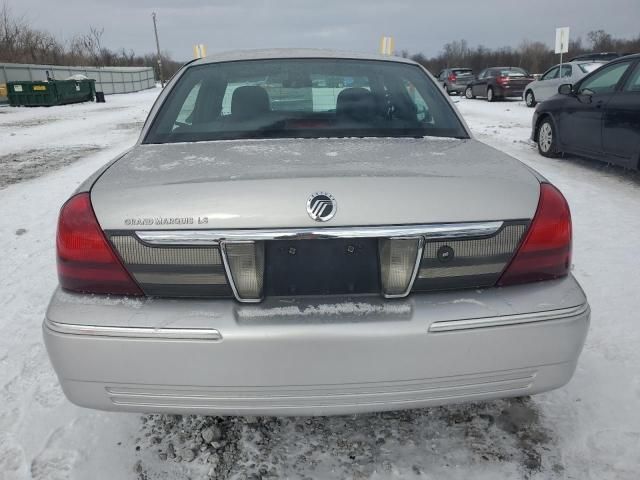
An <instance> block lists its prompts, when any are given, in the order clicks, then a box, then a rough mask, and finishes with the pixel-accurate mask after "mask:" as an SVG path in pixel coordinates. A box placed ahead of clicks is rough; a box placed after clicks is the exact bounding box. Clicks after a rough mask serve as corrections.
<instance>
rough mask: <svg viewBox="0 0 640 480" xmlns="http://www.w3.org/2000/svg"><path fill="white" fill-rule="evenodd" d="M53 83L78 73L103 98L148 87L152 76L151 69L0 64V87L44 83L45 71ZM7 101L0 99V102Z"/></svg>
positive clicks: (152, 78)
mask: <svg viewBox="0 0 640 480" xmlns="http://www.w3.org/2000/svg"><path fill="white" fill-rule="evenodd" d="M47 71H48V72H49V75H50V76H51V77H53V78H55V79H56V80H65V79H66V78H68V77H70V76H72V75H76V74H81V75H85V76H86V77H88V78H93V79H95V81H96V91H98V92H104V93H105V95H111V94H113V93H130V92H137V91H139V90H144V89H147V88H151V87H153V86H154V85H155V75H154V71H153V68H151V67H61V66H57V65H55V66H54V65H30V64H20V63H0V85H4V84H6V83H7V82H16V81H44V80H46V79H47V74H46V72H47ZM2 101H7V98H6V97H0V102H2Z"/></svg>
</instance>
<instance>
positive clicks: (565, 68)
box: [560, 65, 573, 78]
mask: <svg viewBox="0 0 640 480" xmlns="http://www.w3.org/2000/svg"><path fill="white" fill-rule="evenodd" d="M572 71H573V69H572V68H571V65H562V68H561V72H562V73H561V74H560V77H561V78H566V77H570V76H571V72H572Z"/></svg>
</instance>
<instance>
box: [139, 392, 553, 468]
mask: <svg viewBox="0 0 640 480" xmlns="http://www.w3.org/2000/svg"><path fill="white" fill-rule="evenodd" d="M142 422H143V426H142V435H141V439H140V440H139V442H138V446H139V447H140V448H141V449H142V450H143V451H146V452H147V453H148V454H151V453H153V454H154V456H155V458H154V459H153V460H154V461H157V460H156V459H159V460H160V461H161V463H166V464H189V469H188V471H189V472H190V474H191V475H193V478H211V479H213V478H215V479H218V478H225V479H226V478H229V479H238V480H240V479H241V480H253V479H267V478H273V479H276V478H301V479H311V478H314V479H315V478H336V472H340V474H339V476H340V478H354V479H360V478H361V479H364V478H372V477H376V476H378V475H381V476H382V477H383V478H386V477H392V478H396V477H397V478H406V477H409V478H416V477H421V476H427V478H447V477H449V476H451V474H452V473H454V472H455V469H456V468H457V467H456V466H457V465H458V464H460V462H462V461H464V460H465V459H467V460H468V457H469V454H471V457H472V459H473V460H472V461H473V463H474V464H477V465H478V467H479V468H483V467H491V466H495V465H496V464H500V463H502V464H504V466H505V468H506V469H507V470H508V469H511V470H512V471H514V472H517V474H518V476H519V477H520V478H529V477H531V476H532V475H535V474H540V473H541V474H542V476H543V477H544V478H560V477H561V474H562V472H563V470H564V467H563V465H562V463H561V461H560V456H559V454H558V452H557V447H556V446H555V441H554V436H553V433H552V432H551V431H550V430H549V429H548V428H547V427H545V426H544V425H543V422H542V421H541V419H540V417H539V414H538V412H537V409H536V408H535V405H534V404H533V402H532V401H531V400H530V399H529V398H528V397H524V398H517V399H507V400H499V401H495V402H486V403H471V404H461V405H455V406H447V407H438V408H430V409H418V410H405V411H393V412H384V413H377V414H366V415H352V416H333V417H279V418H278V417H204V416H179V415H149V416H145V417H143V418H142ZM149 458H151V457H149ZM152 463H153V462H149V465H146V466H145V462H144V460H142V463H141V465H140V470H141V471H142V472H144V473H143V475H144V476H143V477H140V478H156V477H154V476H153V475H152V474H151V472H150V470H149V469H153V468H154V466H153V465H152ZM155 468H157V467H155ZM199 475H201V476H199ZM157 478H164V477H157Z"/></svg>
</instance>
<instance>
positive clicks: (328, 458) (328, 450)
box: [0, 89, 640, 480]
mask: <svg viewBox="0 0 640 480" xmlns="http://www.w3.org/2000/svg"><path fill="white" fill-rule="evenodd" d="M157 93H158V90H157V89H155V90H150V91H144V92H139V93H133V94H129V95H115V96H111V97H109V98H108V102H107V103H106V104H103V105H101V104H94V103H90V104H85V105H71V106H61V107H53V108H50V109H47V110H46V111H43V110H30V109H14V108H9V107H0V145H2V147H0V169H1V170H0V202H1V204H2V212H3V214H2V216H1V217H0V245H1V246H2V249H3V252H4V255H2V256H0V271H2V272H3V275H2V277H0V305H2V309H3V314H2V315H1V316H0V405H1V406H2V407H1V408H0V479H2V480H5V479H6V480H13V479H28V478H35V479H64V478H70V477H72V478H98V476H96V472H100V476H99V478H130V477H131V475H132V474H134V475H136V476H137V477H138V478H141V479H142V478H144V479H170V478H206V477H207V474H210V475H211V476H213V474H216V475H219V476H222V478H225V477H226V476H228V477H230V478H238V479H239V478H269V477H271V478H327V477H335V478H376V479H378V478H380V479H382V478H425V479H426V478H453V479H468V478H474V479H496V478H522V477H527V478H539V479H554V478H558V479H587V478H589V479H602V478H616V479H632V478H637V472H638V469H639V468H640V456H639V455H638V452H640V413H638V408H637V407H638V405H639V403H640V374H639V371H638V365H640V350H639V349H638V345H640V328H639V326H638V312H639V311H640V300H639V298H638V295H637V279H638V271H639V270H640V257H639V256H638V255H637V253H636V252H637V249H638V240H639V239H640V215H638V212H640V175H639V174H638V172H635V171H629V170H624V169H622V168H619V167H614V166H609V165H606V164H604V163H599V162H595V161H590V160H584V159H580V158H577V157H565V158H559V159H548V158H544V157H542V156H540V155H539V154H538V152H537V149H536V147H535V145H534V144H533V143H531V142H530V141H529V136H530V133H531V116H532V113H533V110H532V109H529V108H527V107H526V106H525V105H524V103H523V102H522V101H515V100H512V101H501V102H495V103H488V102H486V101H483V100H468V99H466V98H463V97H458V96H454V97H452V98H453V100H454V102H455V103H456V105H457V107H458V109H459V110H460V111H461V113H462V114H463V116H464V118H465V120H466V121H467V123H468V124H469V126H470V127H471V129H472V131H473V132H474V134H475V135H476V136H477V138H478V139H479V140H481V141H483V142H486V143H487V144H489V145H490V146H492V147H494V148H496V149H499V150H502V151H504V152H506V153H508V154H510V155H512V156H514V157H516V158H518V159H519V160H521V161H522V162H524V163H526V164H528V165H530V166H531V167H533V168H535V169H536V170H538V171H539V172H541V173H542V174H543V175H545V176H546V177H547V178H548V179H549V180H550V181H551V182H553V183H554V184H555V185H557V186H558V187H559V188H560V189H561V190H562V191H563V192H564V193H565V195H566V196H567V199H568V201H569V204H570V206H571V210H572V215H573V222H574V224H573V225H574V256H573V262H574V265H575V266H574V270H573V273H574V275H575V276H576V277H577V278H578V280H579V282H580V283H581V285H582V286H583V287H584V289H585V290H586V292H587V294H588V297H589V302H590V304H591V308H592V324H591V328H590V332H589V336H588V338H587V343H586V346H585V350H584V352H583V354H582V356H581V357H580V361H579V364H578V369H577V372H576V374H575V376H574V378H573V379H572V381H571V382H570V383H569V384H568V385H567V386H566V387H563V388H561V389H559V390H555V391H553V392H550V393H547V394H542V395H538V396H535V397H532V398H519V399H514V400H500V401H495V402H488V403H480V404H462V405H458V406H450V407H440V408H433V409H423V410H410V411H402V412H391V413H382V414H370V415H359V416H346V417H330V418H322V417H314V418H250V417H248V418H224V419H223V418H212V417H195V416H194V417H177V416H162V415H151V416H140V415H135V414H110V413H104V412H97V411H90V410H85V409H81V408H78V407H75V406H73V405H71V404H70V403H69V402H68V401H67V400H66V399H65V397H64V395H63V393H62V391H61V390H60V387H59V386H58V381H57V378H56V377H55V374H54V372H53V370H52V368H51V366H50V363H49V361H48V358H47V354H46V351H45V349H44V345H43V343H42V340H41V338H42V337H41V333H40V328H41V322H42V319H43V315H44V311H45V309H46V305H47V301H48V299H49V297H50V293H51V291H52V290H53V289H54V288H55V285H56V283H57V279H56V273H55V272H56V270H55V253H54V246H55V228H56V216H57V212H58V209H59V207H60V205H61V204H62V202H63V201H64V200H65V199H66V198H67V197H68V196H69V195H70V194H71V192H72V191H73V190H74V189H75V188H76V186H77V185H78V184H79V183H80V182H81V181H82V180H84V178H86V177H87V176H88V175H89V174H90V173H92V172H93V171H94V170H96V169H97V168H99V167H100V166H101V165H102V164H104V163H105V162H107V161H108V160H109V159H111V158H113V157H114V156H115V155H117V153H119V152H121V151H123V150H125V149H126V148H128V147H129V146H130V145H132V144H133V143H134V141H135V139H136V136H137V133H138V130H139V128H140V126H141V125H142V122H143V120H144V118H145V116H146V114H147V112H148V111H149V109H150V107H151V105H152V103H153V101H154V100H155V98H156V95H157ZM42 145H46V146H47V147H46V148H43V147H42ZM496 195H499V192H496ZM399 353H400V352H399ZM292 361H295V359H292ZM193 368H206V366H204V365H194V367H193ZM205 432H206V433H205ZM203 434H204V435H206V436H209V435H212V436H213V437H214V438H217V439H218V440H219V441H218V443H219V448H218V449H217V450H216V452H215V453H211V452H210V451H209V450H208V449H206V448H201V446H202V436H203Z"/></svg>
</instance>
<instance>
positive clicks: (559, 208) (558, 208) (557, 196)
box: [498, 183, 571, 286]
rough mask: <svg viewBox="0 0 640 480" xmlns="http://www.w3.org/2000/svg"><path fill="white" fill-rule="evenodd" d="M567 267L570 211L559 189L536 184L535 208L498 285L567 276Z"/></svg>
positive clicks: (569, 258)
mask: <svg viewBox="0 0 640 480" xmlns="http://www.w3.org/2000/svg"><path fill="white" fill-rule="evenodd" d="M570 267H571V212H570V211H569V205H568V204H567V201H566V200H565V198H564V196H563V195H562V193H560V191H559V190H558V189H557V188H556V187H554V186H553V185H551V184H549V183H543V184H541V185H540V200H539V201H538V209H537V211H536V214H535V216H534V217H533V221H532V222H531V226H530V227H529V231H528V232H527V235H526V237H525V239H524V241H523V242H522V244H521V245H520V248H519V249H518V251H517V253H516V255H515V256H514V257H513V259H512V260H511V263H510V264H509V266H508V267H507V269H506V270H505V271H504V272H503V274H502V276H501V277H500V280H498V285H500V286H505V285H513V284H517V283H527V282H536V281H540V280H551V279H554V278H559V277H564V276H566V275H568V273H569V269H570Z"/></svg>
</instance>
